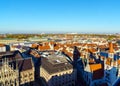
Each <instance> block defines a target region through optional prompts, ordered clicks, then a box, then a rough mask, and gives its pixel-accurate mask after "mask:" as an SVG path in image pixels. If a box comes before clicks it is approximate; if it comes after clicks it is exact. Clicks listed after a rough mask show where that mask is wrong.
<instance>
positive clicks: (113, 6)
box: [0, 0, 120, 33]
mask: <svg viewBox="0 0 120 86" xmlns="http://www.w3.org/2000/svg"><path fill="white" fill-rule="evenodd" d="M119 2H120V1H119V0H35V1H34V0H16V1H15V0H1V1H0V29H1V31H0V33H42V32H44V33H65V32H71V33H72V32H77V33H120V30H119V29H120V25H119V23H120V16H119V15H120V12H119V8H120V6H119Z"/></svg>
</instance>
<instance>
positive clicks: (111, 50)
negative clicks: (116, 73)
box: [108, 42, 114, 59]
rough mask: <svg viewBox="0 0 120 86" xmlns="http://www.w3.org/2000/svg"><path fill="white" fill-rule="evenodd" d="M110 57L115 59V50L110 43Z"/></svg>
mask: <svg viewBox="0 0 120 86" xmlns="http://www.w3.org/2000/svg"><path fill="white" fill-rule="evenodd" d="M108 57H109V58H112V59H113V58H114V49H113V43H112V42H110V43H109V53H108Z"/></svg>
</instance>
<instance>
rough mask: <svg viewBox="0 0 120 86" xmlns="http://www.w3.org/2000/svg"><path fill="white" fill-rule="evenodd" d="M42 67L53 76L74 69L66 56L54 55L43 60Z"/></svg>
mask: <svg viewBox="0 0 120 86" xmlns="http://www.w3.org/2000/svg"><path fill="white" fill-rule="evenodd" d="M42 67H43V68H44V69H45V70H46V71H47V72H48V73H49V74H53V73H56V72H61V71H65V70H69V69H72V68H73V66H72V65H71V64H70V63H68V61H67V60H66V58H65V56H62V55H56V54H52V55H50V56H48V57H46V58H42Z"/></svg>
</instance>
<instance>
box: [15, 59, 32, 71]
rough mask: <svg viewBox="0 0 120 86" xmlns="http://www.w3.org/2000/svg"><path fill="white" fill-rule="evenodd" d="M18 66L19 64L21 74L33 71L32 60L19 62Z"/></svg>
mask: <svg viewBox="0 0 120 86" xmlns="http://www.w3.org/2000/svg"><path fill="white" fill-rule="evenodd" d="M17 64H18V69H19V71H20V72H22V71H25V70H30V69H32V60H31V58H29V59H21V60H18V61H17Z"/></svg>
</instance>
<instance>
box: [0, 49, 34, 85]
mask: <svg viewBox="0 0 120 86" xmlns="http://www.w3.org/2000/svg"><path fill="white" fill-rule="evenodd" d="M33 82H34V66H33V63H32V59H31V58H27V59H24V58H23V57H22V55H21V53H20V52H19V51H12V52H3V53H0V86H22V85H27V86H32V84H33Z"/></svg>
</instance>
